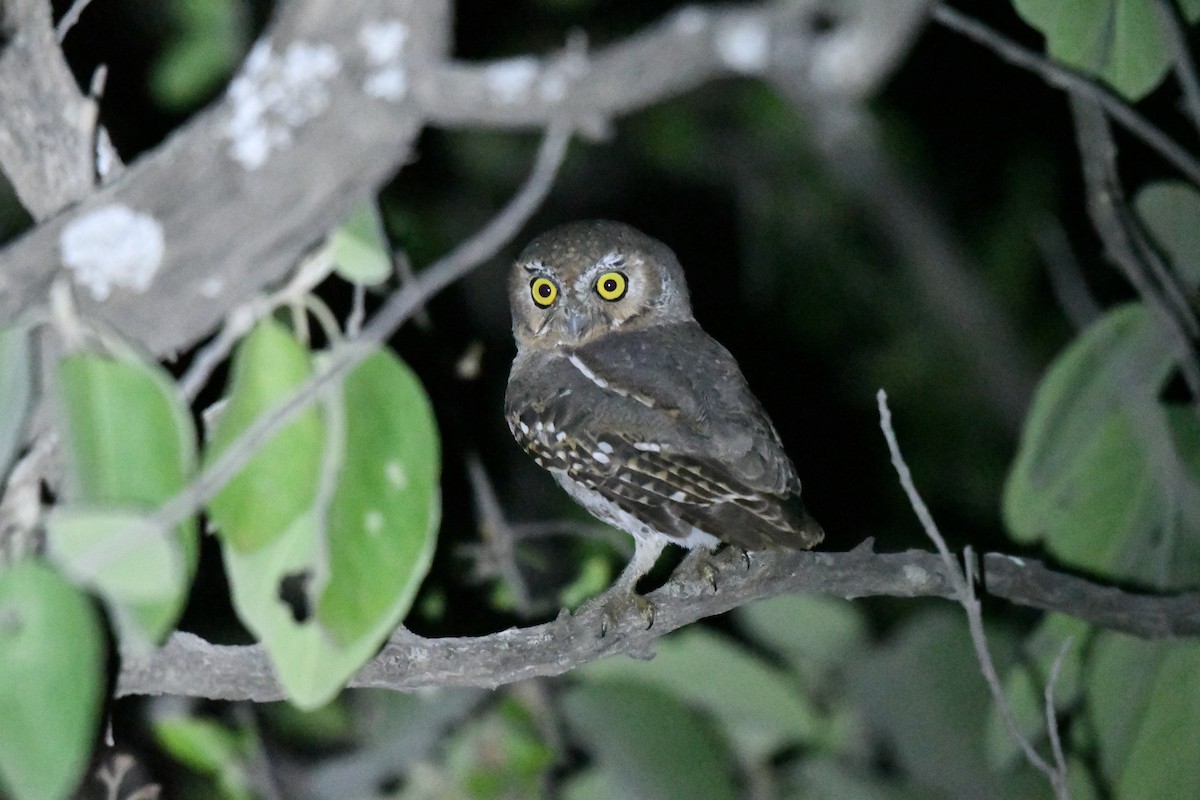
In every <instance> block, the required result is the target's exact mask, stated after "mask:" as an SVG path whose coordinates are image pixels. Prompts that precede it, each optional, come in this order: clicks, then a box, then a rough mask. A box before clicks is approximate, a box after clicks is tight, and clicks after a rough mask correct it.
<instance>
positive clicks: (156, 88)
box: [150, 0, 249, 111]
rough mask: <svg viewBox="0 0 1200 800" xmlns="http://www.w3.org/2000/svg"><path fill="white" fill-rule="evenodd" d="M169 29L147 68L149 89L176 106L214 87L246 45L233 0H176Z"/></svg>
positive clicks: (241, 15)
mask: <svg viewBox="0 0 1200 800" xmlns="http://www.w3.org/2000/svg"><path fill="white" fill-rule="evenodd" d="M166 8H167V9H168V10H170V11H173V12H174V17H175V20H174V22H175V25H174V26H173V27H174V29H175V30H174V31H173V35H172V36H170V37H169V38H168V39H167V40H166V42H165V44H164V45H163V48H162V51H161V53H160V54H159V56H158V59H157V60H156V61H155V62H154V64H153V65H152V67H151V70H150V91H151V92H152V93H153V95H154V98H155V100H157V101H158V103H159V105H161V106H163V107H164V108H167V109H171V110H175V111H180V110H184V109H187V108H189V107H191V106H194V105H195V104H196V103H198V102H200V101H202V100H204V99H205V97H207V96H208V95H210V94H212V93H213V92H215V91H216V90H217V89H218V88H219V87H220V86H221V84H222V83H224V82H225V80H226V79H227V78H228V77H229V74H230V73H231V72H232V71H233V68H234V67H235V66H236V65H237V62H238V60H239V59H240V58H241V56H242V54H243V53H245V51H246V45H247V41H248V38H249V24H248V22H249V21H248V20H247V18H246V14H245V11H244V8H243V4H242V3H241V2H239V0H176V2H173V3H170V4H168V5H167V6H166Z"/></svg>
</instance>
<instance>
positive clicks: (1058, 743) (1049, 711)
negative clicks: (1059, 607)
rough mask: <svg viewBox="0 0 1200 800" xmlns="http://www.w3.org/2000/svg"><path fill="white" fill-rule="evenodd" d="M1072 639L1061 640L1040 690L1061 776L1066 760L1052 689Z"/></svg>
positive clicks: (1051, 745) (1055, 762) (1047, 729)
mask: <svg viewBox="0 0 1200 800" xmlns="http://www.w3.org/2000/svg"><path fill="white" fill-rule="evenodd" d="M1073 639H1074V637H1072V636H1068V637H1067V638H1066V639H1064V640H1063V643H1062V647H1060V648H1059V649H1058V655H1057V656H1056V657H1055V659H1054V663H1053V664H1052V665H1051V666H1050V674H1049V675H1048V676H1047V677H1046V687H1045V688H1044V689H1043V690H1042V698H1043V700H1044V701H1045V706H1046V733H1047V734H1048V735H1049V736H1050V752H1051V753H1052V754H1053V755H1054V764H1055V766H1056V767H1057V768H1058V771H1059V773H1060V774H1061V775H1064V776H1065V775H1066V774H1067V760H1066V758H1064V757H1063V748H1062V739H1061V738H1060V737H1059V735H1058V722H1057V720H1058V715H1057V714H1056V713H1055V711H1054V687H1055V685H1056V684H1057V683H1058V675H1059V673H1060V672H1061V671H1062V665H1063V661H1064V660H1065V659H1066V657H1067V652H1068V651H1069V650H1070V649H1071V642H1072V640H1073Z"/></svg>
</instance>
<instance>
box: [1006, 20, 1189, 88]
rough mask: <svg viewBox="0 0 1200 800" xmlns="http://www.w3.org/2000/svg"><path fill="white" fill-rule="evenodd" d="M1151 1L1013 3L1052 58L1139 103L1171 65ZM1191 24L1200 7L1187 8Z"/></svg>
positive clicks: (1168, 51)
mask: <svg viewBox="0 0 1200 800" xmlns="http://www.w3.org/2000/svg"><path fill="white" fill-rule="evenodd" d="M1154 2H1155V0H1013V7H1014V8H1016V10H1017V13H1018V14H1020V15H1021V17H1022V18H1023V19H1024V20H1025V21H1026V22H1028V23H1029V24H1030V25H1032V26H1033V27H1034V28H1037V29H1038V30H1039V31H1041V33H1042V34H1043V35H1044V36H1045V37H1046V49H1047V51H1048V52H1049V54H1050V56H1051V57H1052V58H1054V59H1056V60H1058V61H1061V62H1063V63H1064V64H1066V65H1068V66H1071V67H1075V68H1076V69H1079V70H1082V71H1083V72H1086V73H1088V74H1091V75H1095V76H1097V77H1099V78H1101V79H1103V80H1105V81H1107V82H1108V83H1109V84H1110V85H1111V86H1112V87H1113V88H1114V89H1116V90H1117V91H1118V92H1119V93H1121V94H1122V95H1124V96H1125V97H1127V98H1129V99H1130V100H1140V99H1141V98H1143V97H1145V96H1146V95H1147V94H1149V93H1150V92H1151V91H1152V90H1153V89H1154V88H1155V87H1156V86H1158V84H1159V83H1160V82H1161V81H1162V79H1163V77H1164V76H1165V75H1166V74H1167V70H1168V69H1170V67H1171V56H1170V52H1171V51H1170V48H1169V47H1168V46H1167V43H1166V42H1165V41H1164V39H1163V35H1162V29H1161V27H1160V22H1159V19H1158V14H1157V13H1156V9H1155V8H1154ZM1183 10H1184V13H1185V14H1186V15H1187V17H1188V19H1189V20H1191V21H1193V22H1194V21H1195V20H1196V19H1197V17H1198V16H1200V5H1198V4H1197V3H1195V2H1189V3H1186V4H1185V7H1184V9H1183Z"/></svg>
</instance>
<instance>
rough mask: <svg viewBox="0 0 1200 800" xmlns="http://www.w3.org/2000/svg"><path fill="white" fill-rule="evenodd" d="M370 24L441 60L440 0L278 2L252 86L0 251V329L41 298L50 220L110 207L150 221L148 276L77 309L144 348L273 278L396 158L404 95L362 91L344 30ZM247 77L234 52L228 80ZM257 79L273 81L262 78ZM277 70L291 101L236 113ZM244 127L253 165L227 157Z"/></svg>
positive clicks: (358, 61)
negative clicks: (264, 144)
mask: <svg viewBox="0 0 1200 800" xmlns="http://www.w3.org/2000/svg"><path fill="white" fill-rule="evenodd" d="M384 23H394V24H398V25H400V26H402V29H403V30H404V31H405V32H406V33H407V36H406V37H405V39H404V45H403V48H404V49H403V55H404V58H405V59H406V61H405V63H406V64H409V65H412V68H413V69H416V68H417V66H416V65H425V64H428V63H436V62H437V61H439V60H441V59H444V58H445V57H447V55H448V50H449V26H450V15H449V9H448V5H447V3H446V2H445V0H438V1H437V2H434V1H433V0H394V1H393V2H391V3H390V4H388V6H387V7H386V10H385V9H383V8H381V6H380V4H379V3H378V2H375V1H374V0H301V1H299V2H295V3H291V4H285V5H284V12H283V16H282V17H281V18H280V19H279V20H278V21H277V23H276V24H275V25H274V26H273V27H272V28H271V30H270V33H269V35H268V36H267V37H266V38H264V40H262V41H261V42H260V43H259V47H257V48H256V53H257V54H258V55H259V56H260V64H259V66H260V67H261V66H262V64H261V62H262V61H269V63H268V65H267V68H266V69H264V70H261V71H260V72H259V73H258V75H259V78H258V79H257V80H258V81H259V83H258V85H257V86H256V84H255V80H248V81H246V82H245V83H243V88H249V89H250V90H251V91H250V92H248V94H254V93H255V92H257V96H255V97H251V98H246V97H245V96H243V98H242V100H240V101H239V99H238V98H237V97H236V96H235V95H236V93H235V92H233V91H231V92H230V93H229V94H228V95H227V96H226V98H225V99H224V100H223V101H222V102H220V103H218V104H217V105H216V106H214V107H213V108H211V109H209V110H208V111H207V112H205V113H203V114H201V115H199V116H198V117H197V118H196V119H195V120H193V121H192V122H191V123H189V124H188V125H187V126H186V127H185V128H183V129H182V130H180V131H179V132H178V133H177V134H176V135H174V136H173V137H172V138H171V139H169V140H168V141H167V142H166V143H164V144H163V145H162V146H161V147H159V148H158V149H157V150H155V151H154V152H153V153H152V154H150V155H149V156H147V157H145V158H143V159H142V160H140V161H138V162H137V163H136V164H134V165H133V166H131V167H130V168H129V169H128V170H126V171H125V173H124V174H123V175H122V177H121V178H120V179H119V180H117V181H116V182H114V183H113V184H112V185H111V186H109V187H106V188H105V189H104V190H102V191H100V192H97V193H95V194H93V195H92V196H91V197H89V198H88V199H87V200H86V201H84V202H83V203H81V204H79V205H78V206H76V207H75V208H73V209H72V210H71V211H69V212H68V213H66V214H63V215H60V216H58V217H56V218H54V219H52V220H50V221H48V222H46V223H44V224H42V225H39V226H38V227H37V228H35V229H34V230H33V231H31V232H30V233H29V234H27V235H25V236H24V237H22V238H21V239H20V240H18V241H17V242H15V243H14V244H12V245H10V246H9V247H8V248H6V249H5V250H4V251H3V252H2V253H0V260H2V261H3V263H4V269H3V270H2V271H0V325H2V324H5V323H7V322H8V321H9V320H11V319H12V318H13V317H14V316H15V315H17V314H18V313H20V312H21V311H23V310H24V309H25V308H28V307H30V306H35V305H38V304H39V303H43V302H45V298H46V295H47V290H48V287H49V285H50V283H51V281H52V279H53V278H54V276H55V275H56V274H59V273H58V266H59V264H61V263H62V262H61V259H62V255H61V253H60V235H61V234H62V232H63V229H64V227H65V226H66V225H67V224H68V223H70V222H71V221H73V220H78V219H80V218H82V217H84V216H86V215H88V214H90V213H91V212H93V211H95V210H96V209H97V208H101V207H105V206H111V205H113V204H119V205H120V206H124V207H125V208H127V209H130V210H131V211H133V212H135V213H137V214H140V215H146V216H147V217H149V218H150V219H151V220H152V221H153V223H154V224H156V225H157V226H158V228H159V229H160V232H161V243H162V247H163V249H162V254H161V259H160V260H159V261H158V263H157V266H156V269H155V270H154V272H153V277H152V280H151V281H150V283H149V285H148V286H145V287H144V288H142V289H138V288H136V287H135V288H126V287H122V286H120V285H119V284H118V285H117V288H116V289H115V290H114V291H113V293H112V295H111V296H110V297H108V298H107V299H100V300H97V299H96V298H95V297H94V296H93V295H92V293H91V292H89V291H87V290H86V289H84V290H82V291H80V292H79V293H78V294H79V300H80V306H81V308H82V310H83V312H84V313H85V314H86V315H88V316H91V317H97V318H99V319H101V320H103V321H104V322H105V323H107V324H108V325H110V326H112V327H113V328H114V329H115V330H116V331H118V332H119V333H121V334H123V335H125V336H127V337H129V338H131V339H134V340H137V341H138V342H140V343H141V344H142V345H144V346H145V347H147V348H148V349H149V350H150V351H151V352H153V353H156V354H159V355H162V354H166V353H170V352H172V351H174V350H176V349H178V348H181V347H185V346H188V345H190V344H192V343H193V342H195V341H196V340H197V339H198V338H199V337H201V336H203V335H205V334H206V333H208V332H209V331H211V330H212V329H213V328H215V327H216V326H217V325H218V323H219V322H220V320H221V319H222V317H223V316H224V315H225V314H226V313H228V311H229V310H230V309H232V308H233V307H235V306H236V305H238V304H240V303H242V302H245V300H246V298H247V296H248V295H250V294H252V293H254V292H257V291H259V290H260V289H262V288H263V287H264V286H267V285H270V284H271V283H273V282H275V281H277V280H279V279H280V278H281V277H282V276H283V275H284V274H285V272H286V271H287V270H289V269H290V268H291V267H293V266H294V265H295V264H296V262H297V260H298V258H299V256H300V255H301V254H302V253H303V252H304V251H305V250H306V249H308V248H309V247H310V246H311V245H312V244H313V243H314V242H315V241H316V240H317V239H318V238H319V237H320V236H322V235H323V234H324V233H325V232H326V231H328V230H329V229H330V228H331V227H332V226H333V225H334V224H336V223H337V222H338V221H339V220H340V219H341V218H342V217H344V216H345V215H346V213H347V212H348V211H349V209H350V207H351V206H352V205H353V204H354V203H356V202H358V201H359V200H360V199H361V198H362V197H363V196H365V195H366V194H367V193H369V192H371V191H373V190H375V189H377V188H378V187H379V186H380V185H381V184H382V183H383V182H384V181H386V180H387V178H388V177H389V176H390V175H391V174H392V172H394V170H395V168H396V166H397V165H399V164H401V163H403V162H404V160H405V159H406V158H408V156H409V153H410V148H411V146H412V143H413V141H414V140H415V138H416V136H417V134H418V133H419V131H420V130H421V127H422V125H423V123H424V117H423V114H422V112H421V109H420V107H419V106H418V104H417V103H415V102H414V101H413V100H412V99H411V98H403V99H400V100H399V101H393V100H389V99H385V98H382V97H379V96H373V95H371V94H369V93H368V92H367V91H366V90H365V89H364V85H365V84H366V81H367V80H368V78H369V77H370V76H371V75H372V74H373V73H376V72H378V66H377V65H374V64H372V62H371V61H370V59H369V58H368V52H369V51H368V49H367V48H366V47H365V46H364V45H363V44H362V42H361V40H360V39H361V37H362V34H363V30H364V28H366V27H368V26H371V25H378V24H384ZM267 47H269V50H267V49H266V48H267ZM263 56H269V59H268V58H261V57H263ZM252 60H253V59H252ZM330 64H332V65H333V66H332V68H329V65H330ZM287 69H291V72H290V73H287V72H286V70H287ZM322 69H324V70H325V71H324V72H322V71H321V70H322ZM253 72H254V70H253V65H251V64H250V62H248V63H247V65H246V66H244V67H243V71H242V75H243V77H246V76H247V74H248V73H253ZM268 80H272V81H274V83H273V85H272V86H271V87H268V88H266V89H263V88H262V84H264V83H265V82H266V81H268ZM288 81H292V83H291V84H290V90H291V93H292V94H293V95H295V97H293V98H291V99H290V100H289V101H288V102H286V103H280V104H279V105H278V106H277V107H274V108H272V109H271V110H270V111H269V112H268V113H267V115H264V118H265V119H266V122H268V123H270V124H264V125H261V126H258V127H255V126H254V125H247V124H245V120H246V117H247V116H252V113H248V112H253V111H254V110H255V109H254V106H255V105H257V106H258V107H259V108H261V107H262V106H263V104H264V103H266V102H269V100H267V99H266V98H268V97H269V95H270V91H271V90H273V89H276V88H278V87H279V86H280V85H284V86H285V87H288V86H289V84H288ZM260 90H261V91H260ZM239 114H240V115H241V117H240V118H239ZM306 114H307V115H308V116H305V115H306ZM239 121H240V122H241V125H240V127H239ZM292 123H295V124H292ZM256 134H261V137H260V141H265V140H269V141H270V147H271V148H272V149H271V150H270V153H269V157H268V158H266V159H265V161H263V162H262V163H261V165H257V166H255V165H253V161H248V160H247V159H246V158H243V160H241V161H239V160H238V158H236V157H235V151H236V148H237V146H238V143H239V141H240V142H241V144H242V145H243V146H253V145H254V143H255V142H254V141H253V140H254V137H255V135H256ZM248 164H249V165H248Z"/></svg>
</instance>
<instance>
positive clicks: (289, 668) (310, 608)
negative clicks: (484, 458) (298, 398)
mask: <svg viewBox="0 0 1200 800" xmlns="http://www.w3.org/2000/svg"><path fill="white" fill-rule="evenodd" d="M324 409H325V418H326V420H327V423H328V424H329V425H330V430H332V431H334V432H335V433H337V434H338V435H340V437H341V438H340V440H339V441H329V442H326V441H324V438H322V441H321V442H320V443H319V445H318V449H317V453H316V456H317V457H325V456H323V455H322V454H323V453H324V451H325V448H326V447H330V448H333V449H334V450H336V452H332V453H330V454H328V457H330V458H334V459H336V461H335V462H333V463H334V465H335V466H338V465H340V466H338V468H337V469H335V470H329V469H328V466H329V465H328V464H327V465H326V474H327V475H330V476H332V479H333V480H334V481H336V486H334V487H332V489H333V490H332V491H329V488H330V487H325V486H320V487H314V488H313V489H312V490H310V491H309V492H308V494H301V495H297V496H296V497H295V498H293V499H292V501H291V502H292V503H293V504H294V505H296V506H297V507H299V506H301V505H302V504H303V506H304V507H303V510H302V513H301V514H300V516H298V517H296V518H295V519H294V520H293V521H292V523H291V524H290V525H289V526H288V527H287V528H285V529H284V531H283V533H282V534H281V535H277V536H275V537H274V538H272V539H270V540H268V541H267V542H266V544H265V545H263V546H261V547H259V548H257V549H255V550H253V551H250V552H243V551H240V550H239V549H238V548H237V547H236V546H235V545H234V544H233V543H230V542H226V543H225V546H224V548H223V552H224V557H225V566H226V571H227V573H228V575H229V581H230V587H231V589H232V595H233V602H234V607H235V609H236V610H237V612H238V615H239V616H240V617H241V619H242V621H243V622H244V623H245V624H246V626H247V627H248V628H249V629H250V630H251V631H252V632H253V633H255V635H257V636H258V637H259V639H260V640H261V641H262V642H263V644H264V645H266V647H267V650H268V652H269V653H270V655H271V659H272V661H273V663H274V665H275V670H276V672H277V673H278V675H279V679H280V682H281V683H282V684H283V686H284V688H285V689H286V690H287V692H288V696H289V697H290V698H291V699H292V700H293V701H294V702H295V703H296V704H297V705H299V706H300V707H302V708H314V707H316V706H319V705H321V704H323V703H324V702H326V701H328V700H329V699H330V698H331V697H333V695H334V694H336V692H337V691H338V689H339V688H340V687H341V686H342V684H343V683H344V682H345V681H346V679H347V678H348V677H349V676H350V675H352V674H353V673H354V672H355V670H357V669H358V667H359V666H361V665H362V664H363V663H364V662H365V661H366V660H367V659H368V658H369V657H370V656H371V655H372V654H373V653H374V652H375V651H376V650H377V649H378V647H379V645H380V644H381V643H382V642H383V640H384V639H385V638H387V635H388V634H389V633H390V632H391V631H392V630H393V629H394V628H395V626H396V625H397V623H399V621H400V620H401V619H403V617H404V615H405V614H406V613H407V612H408V609H409V607H410V606H411V604H412V600H413V597H414V596H415V594H416V590H417V588H418V586H419V585H420V582H421V580H422V579H423V578H424V576H425V573H426V571H427V570H428V568H429V563H430V560H431V558H432V555H433V550H434V545H435V543H436V531H437V525H438V521H439V519H440V502H439V488H438V481H437V476H438V445H437V438H436V427H435V424H434V419H433V414H432V410H431V408H430V406H429V402H428V400H427V399H426V398H425V395H424V392H423V390H422V389H421V387H420V384H419V383H418V382H417V380H416V378H415V377H414V376H413V375H412V374H411V372H409V371H408V369H407V368H406V367H404V365H403V364H402V363H401V362H400V361H399V360H397V359H396V358H395V356H393V355H391V354H390V353H386V352H378V353H375V354H373V355H371V356H369V357H368V358H366V359H365V360H364V361H363V362H362V363H361V364H360V365H359V366H358V367H357V368H355V369H354V370H353V371H352V372H351V373H350V374H349V375H348V376H347V377H346V380H345V383H344V389H343V391H342V393H341V394H340V395H338V397H337V398H336V400H331V401H329V402H326V403H325V406H324ZM226 413H228V412H226ZM296 457H298V458H305V459H308V458H309V456H308V455H307V454H297V456H296ZM318 466H319V465H318ZM261 488H262V490H263V491H269V490H270V489H269V484H263V485H262V487H261ZM276 491H281V490H279V489H277V490H276ZM245 500H246V502H247V503H248V504H249V505H248V507H251V508H252V507H254V505H255V503H256V501H255V499H254V497H253V496H252V495H247V497H246V498H245ZM323 500H325V501H326V502H327V503H328V508H323V507H322V501H323Z"/></svg>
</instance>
